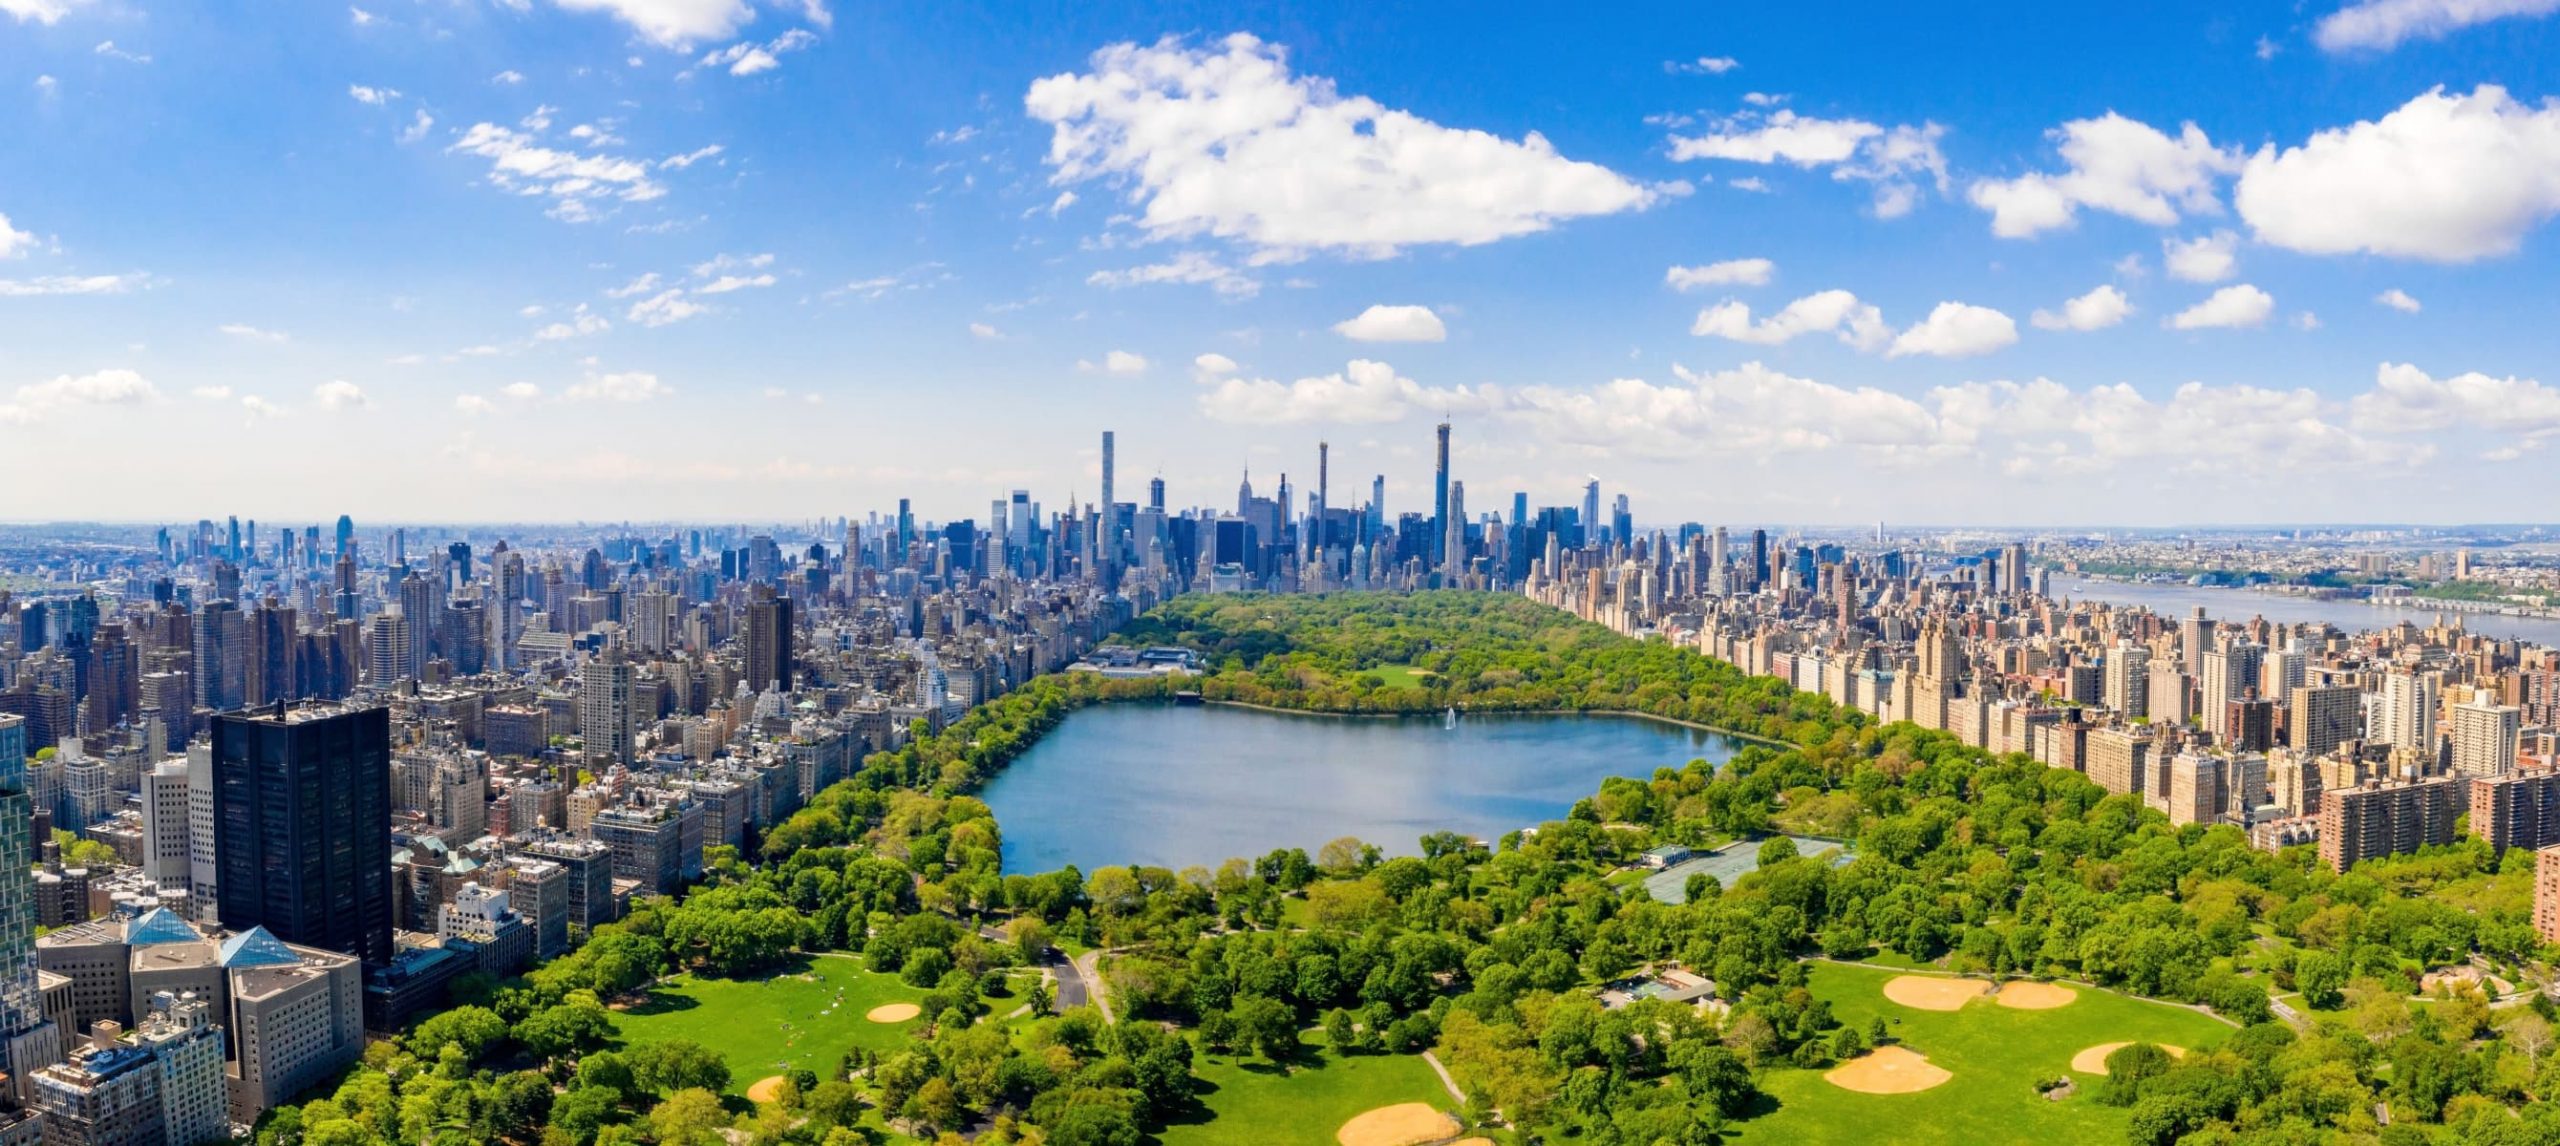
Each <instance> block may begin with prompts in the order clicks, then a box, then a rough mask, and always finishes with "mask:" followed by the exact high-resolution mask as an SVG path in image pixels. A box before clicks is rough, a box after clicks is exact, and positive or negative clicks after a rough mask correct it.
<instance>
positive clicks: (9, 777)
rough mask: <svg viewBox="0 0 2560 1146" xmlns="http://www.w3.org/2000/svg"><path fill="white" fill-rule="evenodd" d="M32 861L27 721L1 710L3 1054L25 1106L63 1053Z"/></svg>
mask: <svg viewBox="0 0 2560 1146" xmlns="http://www.w3.org/2000/svg"><path fill="white" fill-rule="evenodd" d="M35 861H36V849H35V803H34V800H33V798H32V797H31V796H30V795H29V793H28V790H27V730H26V721H25V719H24V718H23V717H19V716H16V715H9V714H0V1054H5V1058H6V1061H7V1065H8V1072H9V1077H10V1079H11V1080H12V1083H13V1084H14V1086H15V1088H16V1093H17V1098H18V1101H19V1104H21V1105H25V1104H27V1103H28V1102H30V1101H31V1092H30V1089H29V1088H30V1087H31V1086H32V1085H33V1082H32V1079H33V1077H34V1075H35V1071H36V1069H37V1068H38V1067H41V1066H44V1065H46V1064H48V1063H51V1062H53V1061H54V1060H55V1059H58V1058H60V1057H62V1056H61V1051H62V1038H61V1033H60V1032H59V1031H57V1030H55V1029H54V1026H53V1024H52V1023H51V1022H48V1021H47V1020H46V1018H45V1013H44V1002H43V999H42V997H41V995H40V993H39V992H38V990H37V985H36V904H35Z"/></svg>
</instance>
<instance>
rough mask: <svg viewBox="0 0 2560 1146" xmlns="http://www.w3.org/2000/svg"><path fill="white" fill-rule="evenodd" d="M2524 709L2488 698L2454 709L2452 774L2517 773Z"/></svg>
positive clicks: (2471, 775)
mask: <svg viewBox="0 0 2560 1146" xmlns="http://www.w3.org/2000/svg"><path fill="white" fill-rule="evenodd" d="M2523 734H2524V709H2522V708H2520V707H2518V706H2516V705H2512V704H2498V703H2495V702H2494V701H2493V700H2492V698H2490V697H2489V696H2487V695H2485V694H2484V695H2482V696H2479V697H2476V698H2474V699H2472V700H2471V701H2470V702H2469V703H2466V704H2457V705H2454V706H2453V774H2454V775H2456V776H2470V777H2487V776H2503V775H2506V774H2507V773H2509V772H2512V771H2515V767H2516V750H2517V748H2518V747H2519V744H2520V741H2521V739H2522V737H2523Z"/></svg>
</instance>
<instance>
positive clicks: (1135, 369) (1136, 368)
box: [1076, 350, 1147, 378]
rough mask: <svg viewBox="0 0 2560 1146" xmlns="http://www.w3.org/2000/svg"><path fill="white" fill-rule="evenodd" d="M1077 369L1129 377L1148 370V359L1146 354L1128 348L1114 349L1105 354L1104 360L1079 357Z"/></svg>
mask: <svg viewBox="0 0 2560 1146" xmlns="http://www.w3.org/2000/svg"><path fill="white" fill-rule="evenodd" d="M1076 370H1077V371H1078V372H1080V373H1085V374H1110V375H1115V376H1117V377H1122V378H1129V377H1135V376H1137V375H1140V374H1144V373H1146V372H1147V359H1146V356H1145V355H1142V354H1133V353H1131V352H1129V351H1126V350H1114V351H1112V352H1111V353H1109V354H1105V355H1103V356H1102V361H1100V362H1091V361H1086V360H1083V359H1078V360H1077V362H1076Z"/></svg>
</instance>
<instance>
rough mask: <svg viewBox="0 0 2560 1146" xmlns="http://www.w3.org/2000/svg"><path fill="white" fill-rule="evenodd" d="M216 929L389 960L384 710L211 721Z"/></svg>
mask: <svg viewBox="0 0 2560 1146" xmlns="http://www.w3.org/2000/svg"><path fill="white" fill-rule="evenodd" d="M213 785H214V792H213V794H214V820H213V823H214V828H213V831H214V846H215V849H216V853H217V855H218V857H219V858H218V866H217V868H216V876H215V879H216V891H217V895H218V898H217V903H218V905H219V909H220V913H221V918H222V925H223V926H224V927H227V928H231V929H233V930H239V931H245V930H247V929H249V928H251V927H264V928H266V929H267V930H268V931H270V932H273V933H274V934H275V936H276V938H279V939H282V940H284V941H285V942H287V943H299V944H301V945H303V946H306V947H319V948H324V949H326V950H330V951H343V952H346V953H348V954H350V955H354V956H357V957H359V958H361V959H363V960H364V961H365V962H366V963H368V964H375V965H380V964H384V963H388V962H390V961H391V914H392V903H391V713H390V710H388V709H384V708H360V709H347V708H337V707H317V706H315V707H306V708H300V709H286V708H284V707H282V706H281V705H279V706H277V707H275V708H271V709H261V710H258V711H255V712H235V713H227V714H224V715H221V716H217V717H215V718H214V721H213Z"/></svg>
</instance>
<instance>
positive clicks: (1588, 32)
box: [0, 0, 2560, 528]
mask: <svg viewBox="0 0 2560 1146" xmlns="http://www.w3.org/2000/svg"><path fill="white" fill-rule="evenodd" d="M1842 7H1843V10H1842V11H1838V12H1828V13H1813V12H1806V11H1804V10H1801V9H1790V10H1773V11H1752V10H1737V11H1731V12H1720V13H1717V14H1715V16H1714V18H1712V19H1709V18H1705V17H1703V16H1701V15H1699V14H1697V13H1694V12H1688V11H1683V10H1681V9H1678V8H1675V7H1672V6H1667V5H1665V6H1642V7H1636V8H1628V9H1621V10H1613V11H1608V12H1599V13H1577V14H1576V16H1575V18H1573V19H1572V20H1570V21H1566V20H1560V19H1559V20H1551V21H1538V20H1528V19H1518V20H1505V19H1497V20H1484V19H1482V18H1481V15H1480V12H1479V10H1477V9H1473V8H1461V7H1458V6H1455V5H1407V6H1399V7H1397V8H1396V9H1394V10H1392V11H1379V10H1376V9H1374V8H1372V7H1369V6H1354V5H1348V4H1316V5H1289V6H1278V5H1244V6H1240V7H1234V8H1231V9H1222V10H1221V11H1220V12H1218V13H1217V14H1216V17H1217V22H1216V23H1214V24H1203V23H1202V19H1203V17H1202V14H1201V13H1200V12H1199V11H1198V10H1196V9H1192V8H1188V7H1180V6H1166V5H1152V4H1133V3H1110V4H1103V5H1095V6H1089V7H1088V8H1085V9H1081V10H1078V11H1075V12H1064V13H1044V14H1041V15H1040V16H1039V17H1038V18H1036V19H1032V20H1026V19H1024V18H1023V17H1022V16H1021V15H1020V13H1019V12H1017V11H1016V10H1014V9H1012V8H1009V7H1003V6H994V5H982V4H953V5H940V6H935V7H934V8H933V9H932V10H931V11H924V12H900V11H890V12H873V11H855V10H852V9H849V8H845V7H841V6H837V5H833V4H831V3H830V2H829V0H754V2H751V0H580V2H578V3H575V4H563V3H561V2H560V0H374V2H371V3H359V4H356V5H354V6H337V5H331V6H315V5H256V6H249V5H240V6H224V9H223V10H217V11H205V10H198V9H191V8H188V7H184V6H174V5H164V4H156V3H150V2H146V0H0V114H6V115H7V116H8V118H9V121H10V122H11V123H12V124H13V126H14V127H16V129H17V130H16V131H15V132H14V133H13V134H14V136H15V138H13V140H12V141H11V145H10V146H9V147H8V148H6V149H0V456H6V457H8V458H9V459H10V460H11V461H12V462H14V463H16V467H15V468H16V471H17V478H16V480H14V481H12V482H10V483H9V484H8V487H7V488H8V492H7V493H5V494H0V519H5V520H15V521H84V520H87V521H124V522H164V521H181V520H194V519H196V518H199V517H208V516H210V517H220V516H223V515H227V514H237V515H239V516H242V517H251V516H255V517H257V518H259V519H261V520H270V521H274V522H277V523H284V522H288V521H292V522H308V521H326V520H332V519H334V518H335V517H336V516H337V515H338V514H340V513H353V514H355V515H357V516H358V517H359V518H362V519H366V520H369V521H391V520H404V521H419V522H472V521H487V522H570V521H581V520H583V521H600V522H601V521H625V520H629V521H653V522H663V521H703V522H734V521H786V520H793V519H800V518H810V517H818V516H830V515H840V514H855V515H859V514H862V513H864V512H867V511H873V510H882V509H886V508H888V507H892V506H894V505H895V503H896V501H897V499H898V498H901V497H906V498H911V499H913V501H914V504H915V505H916V507H917V510H918V512H919V513H920V514H923V515H926V516H930V517H935V518H957V517H965V516H969V515H972V514H975V513H982V512H983V511H984V509H985V507H986V505H987V503H988V501H989V500H990V499H992V498H997V497H1002V496H1004V495H1005V494H1006V493H1007V492H1008V491H1010V490H1012V489H1016V488H1021V489H1028V490H1030V491H1032V493H1033V496H1034V497H1035V498H1037V499H1038V500H1040V501H1042V502H1043V503H1045V504H1048V505H1050V506H1053V507H1057V506H1062V505H1063V504H1064V503H1066V502H1067V501H1068V500H1069V498H1070V497H1073V498H1075V499H1076V500H1080V501H1089V500H1091V499H1092V498H1093V497H1094V496H1095V493H1096V487H1097V485H1098V481H1099V458H1098V451H1097V449H1096V441H1097V438H1098V436H1099V433H1100V431H1102V430H1106V429H1108V430H1113V431H1116V432H1117V433H1118V440H1119V476H1120V481H1121V483H1122V486H1123V488H1124V490H1126V489H1128V488H1132V487H1142V486H1143V484H1144V482H1145V480H1146V479H1147V478H1148V477H1150V476H1155V475H1157V474H1159V473H1160V474H1161V475H1162V476H1163V477H1164V478H1165V480H1166V482H1167V485H1168V499H1169V500H1170V501H1171V502H1173V503H1174V504H1176V505H1219V504H1226V503H1230V502H1232V501H1233V497H1234V490H1235V487H1236V483H1237V481H1238V480H1239V478H1240V477H1241V476H1242V475H1243V474H1244V473H1245V472H1247V471H1248V470H1249V471H1250V473H1251V474H1252V475H1253V479H1254V481H1255V482H1256V484H1257V487H1258V488H1267V486H1269V485H1271V484H1275V483H1276V482H1277V480H1278V478H1279V477H1280V475H1281V474H1282V473H1284V472H1286V473H1287V474H1289V475H1290V478H1291V481H1292V483H1293V484H1295V485H1296V486H1297V487H1298V488H1299V489H1301V490H1304V489H1308V488H1311V487H1312V484H1313V470H1314V468H1315V452H1316V443H1317V442H1318V441H1327V442H1329V443H1330V444H1331V447H1332V462H1333V480H1334V485H1335V490H1336V500H1337V501H1339V500H1341V497H1342V491H1343V490H1345V489H1349V490H1352V491H1355V493H1356V495H1357V496H1359V497H1365V496H1366V492H1367V487H1368V482H1369V479H1370V476H1371V475H1372V474H1383V475H1385V478H1386V487H1387V500H1388V507H1389V509H1390V510H1391V511H1395V510H1404V509H1414V508H1423V509H1426V510H1427V508H1428V503H1429V500H1430V481H1431V464H1432V451H1431V427H1432V425H1433V424H1434V423H1436V422H1439V421H1442V420H1444V419H1445V420H1449V421H1451V422H1453V423H1454V424H1455V426H1456V427H1457V429H1456V455H1455V458H1454V459H1453V464H1452V471H1453V473H1454V475H1455V476H1456V477H1458V478H1459V479H1460V480H1462V481H1464V482H1465V483H1466V486H1467V489H1468V495H1469V501H1468V505H1469V506H1470V507H1471V508H1472V509H1474V510H1475V511H1477V512H1484V511H1488V510H1496V511H1504V512H1507V511H1508V508H1509V505H1510V500H1511V494H1512V492H1513V491H1514V490H1525V491H1527V492H1528V493H1529V496H1530V501H1531V503H1532V504H1533V505H1544V504H1567V503H1571V502H1573V501H1576V500H1577V499H1578V496H1579V492H1580V489H1581V486H1582V483H1583V481H1584V480H1586V479H1585V475H1597V476H1598V477H1599V478H1600V479H1601V480H1602V481H1603V483H1604V486H1605V487H1606V488H1607V489H1608V491H1609V492H1610V493H1611V494H1612V495H1613V496H1614V495H1615V494H1616V493H1618V492H1625V493H1627V494H1628V495H1629V497H1630V499H1631V500H1632V501H1633V503H1634V506H1635V510H1636V516H1637V517H1638V518H1640V519H1642V520H1644V521H1647V522H1677V521H1683V520H1698V521H1713V522H1767V523H1802V524H1814V525H1831V526H1839V527H1845V528H1863V527H1865V526H1867V525H1869V524H1871V523H1873V522H1875V521H1878V520H1882V521H1885V522H1888V523H1921V522H1937V523H1949V524H1951V525H1955V526H1968V525H1978V526H2043V527H2051V528H2077V527H2072V526H2064V525H2056V524H2055V523H2062V522H2077V521H2086V522H2095V523H2106V524H2108V525H2118V526H2168V525H2177V524H2192V525H2199V526H2204V525H2217V524H2225V525H2228V524H2250V523H2289V522H2303V523H2323V522H2326V523H2346V522H2377V521H2379V522H2409V523H2421V524H2438V525H2454V524H2462V523H2479V522H2498V521H2533V520H2537V519H2542V518H2547V517H2548V515H2549V512H2550V511H2549V509H2548V498H2547V496H2546V494H2545V493H2544V491H2545V490H2546V489H2547V487H2548V484H2549V483H2548V481H2547V480H2544V479H2542V478H2541V477H2539V476H2538V475H2539V473H2540V465H2539V463H2541V462H2542V460H2543V457H2544V454H2543V448H2544V446H2545V445H2546V444H2547V443H2548V442H2550V441H2551V440H2552V439H2553V438H2554V437H2555V436H2560V389H2555V386H2554V385H2547V384H2546V383H2545V382H2544V381H2543V380H2542V378H2543V376H2544V375H2547V374H2548V364H2549V363H2551V362H2553V361H2560V334H2556V333H2555V329H2560V324H2555V323H2554V322H2552V321H2551V319H2552V318H2553V317H2554V316H2553V314H2552V313H2551V308H2552V303H2551V301H2550V300H2551V299H2553V298H2555V297H2560V291H2555V289H2554V288H2555V286H2560V270H2555V268H2560V259H2555V258H2554V257H2553V256H2554V255H2555V254H2560V249H2555V246H2554V243H2555V240H2554V238H2553V228H2552V227H2551V226H2550V220H2551V218H2552V217H2553V215H2554V214H2555V213H2560V102H2555V97H2556V96H2560V83H2556V82H2555V77H2554V75H2553V73H2552V68H2551V65H2550V61H2551V60H2552V59H2555V58H2560V32H2555V27H2560V22H2555V21H2554V20H2553V19H2551V18H2550V17H2549V15H2548V14H2547V13H2548V7H2549V6H2548V5H2488V6H2481V5H2469V4H2456V3H2452V2H2450V0H2361V2H2357V3H2349V4H2340V3H2337V2H2336V0H2329V2H2325V3H2321V4H2317V5H2314V6H2312V7H2311V8H2308V9H2305V10H2302V11H2299V12H2295V11H2281V10H2268V11H2263V12H2235V11H2233V10H2231V9H2230V8H2229V7H2228V6H2225V5H2213V4H2204V3H2185V2H2182V3H2171V4H2162V5H2150V6H2143V7H2141V8H2140V9H2139V10H2108V11H2055V10H2052V9H2051V7H2050V6H2047V5H2034V4H2025V3H1992V4H1983V5H1973V6H1968V7H1966V8H1965V9H1963V10H1962V11H1961V12H1958V13H1950V12H1948V11H1944V10H1933V9H1920V8H1909V7H1906V6H1884V5H1848V6H1842ZM1471 15H1472V16H1474V17H1475V18H1469V17H1470V16H1471ZM1913 44H1922V45H1925V46H1926V50H1925V51H1920V52H1913V51H1911V50H1910V48H1911V45H1913ZM2092 58H2103V59H2106V60H2108V61H2110V64H2111V66H2109V67H2106V68H2090V67H2085V66H2082V64H2081V63H2080V62H2081V61H2086V60H2089V59H2092ZM1991 77H1996V79H1997V84H1996V85H1995V86H1996V90H1998V91H1999V92H2000V98H1999V99H1997V100H1984V99H1982V98H1981V97H1980V95H1979V93H1980V92H1982V91H1985V90H1991V89H1990V88H1987V87H1986V86H1985V80H1986V78H1991ZM2554 382H2560V380H2554ZM2103 527H2104V526H2103V525H2098V526H2090V527H2088V528H2103Z"/></svg>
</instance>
